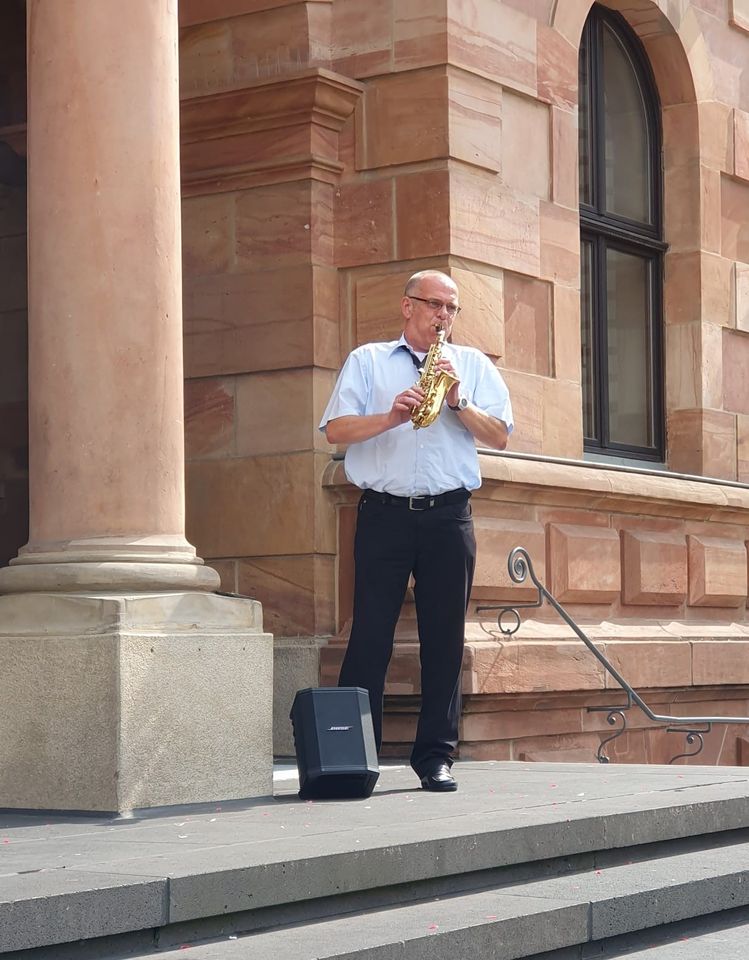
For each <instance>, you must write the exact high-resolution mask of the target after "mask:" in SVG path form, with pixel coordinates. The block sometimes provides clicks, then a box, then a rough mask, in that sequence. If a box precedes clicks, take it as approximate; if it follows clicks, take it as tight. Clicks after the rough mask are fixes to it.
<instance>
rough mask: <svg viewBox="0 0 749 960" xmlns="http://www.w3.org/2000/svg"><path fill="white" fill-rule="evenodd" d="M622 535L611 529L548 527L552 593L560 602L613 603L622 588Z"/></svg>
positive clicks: (567, 525) (568, 525)
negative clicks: (620, 545)
mask: <svg viewBox="0 0 749 960" xmlns="http://www.w3.org/2000/svg"><path fill="white" fill-rule="evenodd" d="M619 552H620V548H619V535H618V533H617V532H616V530H611V529H610V528H608V527H587V526H582V525H572V524H551V525H550V526H549V556H550V561H551V583H552V587H551V592H552V593H553V594H554V596H555V597H556V598H557V600H559V601H560V602H561V603H570V602H574V603H611V602H612V601H613V600H616V599H618V597H619V591H620V589H621V562H620V556H619Z"/></svg>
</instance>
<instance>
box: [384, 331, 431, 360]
mask: <svg viewBox="0 0 749 960" xmlns="http://www.w3.org/2000/svg"><path fill="white" fill-rule="evenodd" d="M401 347H405V348H406V350H408V352H409V353H412V354H413V355H414V356H415V357H418V359H419V360H423V358H424V357H425V356H426V352H422V351H421V350H414V348H413V347H412V346H411V344H410V343H409V342H408V340H406V335H405V334H404V333H402V334H401V335H400V339H399V340H397V341H396V343H395V344H394V345H393V349H392V350H391V351H390V356H391V357H392V355H393V354H394V353H395V351H396V350H400V348H401Z"/></svg>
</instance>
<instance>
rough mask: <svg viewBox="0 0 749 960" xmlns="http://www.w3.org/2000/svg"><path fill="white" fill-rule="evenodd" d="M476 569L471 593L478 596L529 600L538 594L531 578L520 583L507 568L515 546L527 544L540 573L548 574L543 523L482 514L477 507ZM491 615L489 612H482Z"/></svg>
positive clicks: (484, 616) (488, 598) (485, 616)
mask: <svg viewBox="0 0 749 960" xmlns="http://www.w3.org/2000/svg"><path fill="white" fill-rule="evenodd" d="M474 528H475V532H476V547H477V554H476V570H475V572H474V577H473V589H472V591H471V596H472V598H473V599H475V600H521V599H523V600H528V599H534V598H535V597H536V595H537V591H536V588H535V587H534V586H533V584H532V583H531V581H530V580H527V581H526V582H525V583H524V584H517V583H515V582H514V581H513V580H512V579H511V578H510V575H509V573H508V570H507V558H508V556H509V554H510V551H511V550H512V549H513V548H514V547H525V549H526V550H527V551H528V552H529V553H530V555H531V557H532V559H533V566H534V569H535V571H536V575H537V576H538V578H539V580H541V582H542V583H543V582H544V580H545V577H546V533H545V530H544V528H543V526H542V525H541V524H540V523H533V522H530V521H524V520H510V519H504V518H499V517H486V516H481V513H480V504H479V503H478V502H477V505H476V506H475V508H474ZM481 616H482V618H487V617H489V616H490V615H489V614H482V615H481Z"/></svg>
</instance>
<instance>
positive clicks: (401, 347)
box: [398, 343, 424, 373]
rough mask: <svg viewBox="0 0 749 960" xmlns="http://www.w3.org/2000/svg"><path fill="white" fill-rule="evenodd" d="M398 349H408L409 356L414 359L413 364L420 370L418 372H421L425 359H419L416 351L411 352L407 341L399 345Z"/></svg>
mask: <svg viewBox="0 0 749 960" xmlns="http://www.w3.org/2000/svg"><path fill="white" fill-rule="evenodd" d="M398 349H399V350H405V351H406V353H407V354H408V355H409V357H410V358H411V360H412V361H413V365H414V366H415V367H416V369H417V370H418V372H419V373H421V367H422V365H423V363H424V361H423V360H419V358H418V357H417V356H416V354H415V353H411V351H410V349H409V348H408V347H407V346H406V344H405V343H402V344H401V345H400V346H399V347H398Z"/></svg>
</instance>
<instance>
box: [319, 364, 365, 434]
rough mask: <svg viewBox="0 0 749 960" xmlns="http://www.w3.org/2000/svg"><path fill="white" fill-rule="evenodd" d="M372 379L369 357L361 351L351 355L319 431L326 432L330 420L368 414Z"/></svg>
mask: <svg viewBox="0 0 749 960" xmlns="http://www.w3.org/2000/svg"><path fill="white" fill-rule="evenodd" d="M370 382H371V377H370V375H369V370H368V368H367V355H366V353H365V351H363V350H361V349H359V350H354V351H353V352H352V353H350V354H349V356H348V359H347V360H346V362H345V363H344V365H343V368H342V370H341V372H340V374H339V375H338V380H337V381H336V385H335V387H334V388H333V393H332V394H331V397H330V400H329V401H328V405H327V407H326V408H325V413H324V414H323V416H322V420H321V421H320V426H319V428H318V429H319V430H321V431H323V432H324V430H325V427H326V426H327V425H328V422H329V421H330V420H337V419H338V417H351V416H356V417H361V416H363V415H364V414H365V413H366V409H367V398H368V396H369V391H370Z"/></svg>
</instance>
